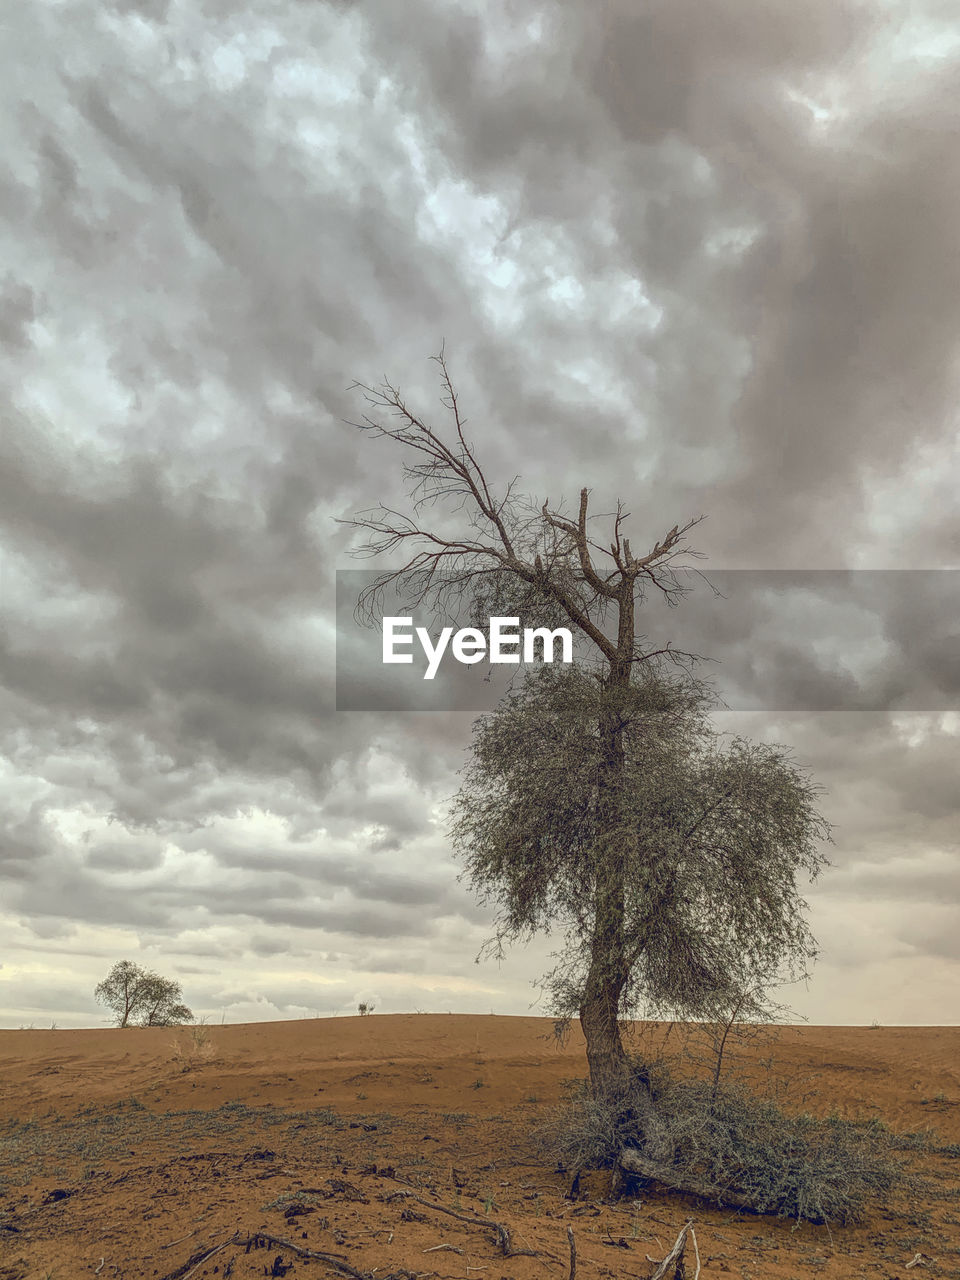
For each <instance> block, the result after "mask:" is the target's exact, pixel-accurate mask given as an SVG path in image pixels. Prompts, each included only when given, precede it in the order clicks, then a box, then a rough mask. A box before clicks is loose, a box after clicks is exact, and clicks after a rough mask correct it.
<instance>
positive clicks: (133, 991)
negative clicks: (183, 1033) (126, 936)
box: [94, 960, 193, 1027]
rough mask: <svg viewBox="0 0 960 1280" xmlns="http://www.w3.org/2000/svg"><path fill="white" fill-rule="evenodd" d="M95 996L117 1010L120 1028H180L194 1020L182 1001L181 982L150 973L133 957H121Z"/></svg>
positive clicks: (115, 1016)
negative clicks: (131, 959) (132, 958)
mask: <svg viewBox="0 0 960 1280" xmlns="http://www.w3.org/2000/svg"><path fill="white" fill-rule="evenodd" d="M94 996H95V997H96V999H97V1000H98V1001H99V1002H100V1003H101V1004H105V1005H106V1006H107V1008H108V1009H109V1010H110V1011H111V1012H112V1013H113V1016H114V1020H115V1022H116V1025H117V1026H118V1027H130V1026H139V1027H177V1026H181V1025H182V1024H183V1023H184V1022H190V1021H191V1020H192V1019H193V1014H192V1012H191V1011H190V1010H189V1009H188V1008H187V1006H186V1005H185V1004H184V1003H183V1002H182V990H181V987H180V983H179V982H173V981H172V980H171V979H169V978H162V977H161V976H160V974H158V973H151V972H148V971H147V970H146V969H142V968H141V967H140V965H138V964H134V963H133V962H132V961H130V960H120V961H118V963H117V964H115V965H114V966H113V968H112V969H111V970H110V972H109V973H108V974H107V976H106V977H105V978H104V980H103V981H102V982H100V983H98V984H97V987H96V989H95V991H94Z"/></svg>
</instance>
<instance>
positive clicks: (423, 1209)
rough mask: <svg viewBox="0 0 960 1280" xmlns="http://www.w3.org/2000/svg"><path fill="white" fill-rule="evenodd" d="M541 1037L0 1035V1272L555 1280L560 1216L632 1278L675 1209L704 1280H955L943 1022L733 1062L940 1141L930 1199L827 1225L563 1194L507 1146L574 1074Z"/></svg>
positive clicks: (401, 1025)
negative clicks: (904, 1212) (507, 1244)
mask: <svg viewBox="0 0 960 1280" xmlns="http://www.w3.org/2000/svg"><path fill="white" fill-rule="evenodd" d="M552 1028H553V1024H552V1022H551V1021H550V1020H549V1019H543V1018H526V1017H517V1018H508V1017H498V1016H489V1017H487V1016H482V1017H481V1016H459V1015H444V1014H396V1015H381V1014H376V1013H374V1014H373V1015H370V1016H368V1017H365V1018H360V1017H352V1018H328V1019H317V1020H308V1021H301V1022H271V1023H260V1024H253V1025H244V1026H212V1027H209V1028H205V1029H202V1030H201V1031H199V1032H197V1033H195V1032H193V1031H192V1030H191V1029H190V1028H182V1029H179V1030H171V1029H161V1028H130V1029H126V1030H122V1031H121V1030H117V1029H101V1030H80V1031H60V1030H55V1031H53V1030H51V1031H47V1030H29V1031H0V1082H2V1084H0V1126H2V1127H0V1280H14V1278H16V1280H21V1278H22V1280H27V1278H28V1277H29V1278H31V1280H32V1277H35V1276H36V1277H42V1276H44V1275H46V1274H47V1273H49V1274H51V1275H54V1276H57V1277H63V1278H64V1280H66V1278H68V1277H74V1276H84V1275H93V1274H97V1275H99V1276H101V1277H104V1276H125V1277H135V1276H150V1277H168V1276H169V1277H173V1276H175V1275H177V1276H181V1277H185V1276H187V1275H188V1274H194V1275H196V1276H203V1275H207V1276H214V1275H217V1276H228V1275H230V1276H236V1277H241V1276H255V1275H256V1276H262V1275H265V1274H266V1275H270V1274H276V1275H280V1274H288V1275H291V1276H312V1275H316V1276H321V1275H331V1274H334V1271H333V1270H332V1268H335V1267H336V1266H337V1265H338V1263H337V1262H336V1261H334V1262H331V1261H330V1260H329V1259H328V1260H327V1261H323V1260H322V1259H319V1258H316V1257H310V1256H308V1253H311V1252H312V1253H326V1254H336V1255H339V1262H340V1263H344V1264H348V1265H349V1266H350V1267H352V1268H353V1269H355V1270H356V1271H359V1272H361V1273H363V1274H365V1275H373V1276H374V1280H383V1277H386V1276H389V1275H394V1276H397V1275H398V1274H400V1273H405V1274H406V1275H407V1276H413V1275H416V1276H420V1277H423V1278H425V1277H427V1276H431V1277H443V1278H446V1277H461V1278H462V1280H471V1278H472V1280H485V1277H484V1275H483V1273H484V1271H486V1272H488V1273H489V1280H498V1278H499V1277H509V1280H525V1278H527V1277H530V1278H531V1280H532V1277H535V1276H536V1277H540V1276H544V1275H546V1274H551V1275H556V1276H565V1277H566V1276H568V1274H569V1257H568V1237H567V1227H568V1226H570V1225H572V1226H573V1228H574V1236H575V1239H576V1241H577V1244H578V1276H579V1277H580V1280H589V1277H590V1276H593V1275H599V1276H604V1275H613V1274H617V1275H623V1276H634V1277H648V1276H650V1275H651V1274H652V1272H653V1270H654V1266H653V1264H652V1263H651V1262H649V1261H648V1260H647V1255H649V1256H650V1257H652V1258H658V1257H661V1256H663V1254H664V1253H665V1252H666V1250H667V1249H668V1248H669V1246H670V1244H671V1243H672V1242H673V1240H674V1238H675V1237H676V1235H677V1232H678V1231H679V1230H680V1228H681V1227H682V1225H683V1223H684V1222H685V1221H686V1219H687V1218H688V1217H693V1218H694V1220H695V1231H696V1233H697V1240H698V1246H699V1249H700V1254H701V1260H702V1264H703V1269H702V1272H701V1274H702V1276H704V1277H709V1276H714V1275H716V1276H721V1275H727V1274H731V1273H732V1274H735V1275H742V1276H745V1277H748V1276H753V1277H760V1276H769V1277H781V1278H786V1277H796V1276H801V1275H809V1274H811V1273H815V1274H820V1275H826V1276H838V1277H839V1276H843V1277H846V1276H859V1275H883V1274H891V1275H893V1274H896V1275H899V1274H901V1272H902V1270H903V1268H904V1267H905V1266H906V1264H907V1263H909V1262H911V1261H914V1268H913V1269H911V1274H926V1275H953V1276H960V1186H958V1179H960V1160H958V1159H957V1158H956V1155H957V1154H960V1146H957V1144H958V1143H960V1105H958V1104H960V1028H956V1027H892V1028H879V1029H874V1028H850V1027H802V1028H792V1027H788V1028H781V1029H779V1030H778V1031H777V1032H776V1033H775V1038H774V1040H773V1041H772V1042H771V1043H770V1044H769V1045H768V1046H766V1047H765V1048H763V1049H762V1050H760V1049H755V1050H753V1051H752V1052H753V1066H754V1069H755V1070H759V1071H760V1072H761V1074H762V1075H763V1076H764V1077H765V1078H766V1079H768V1080H769V1079H770V1078H780V1079H782V1080H783V1081H792V1082H793V1083H792V1085H791V1088H792V1089H793V1090H801V1089H802V1091H803V1094H804V1097H805V1098H806V1101H805V1103H804V1105H805V1106H806V1107H807V1108H808V1109H811V1110H816V1111H820V1112H826V1111H830V1110H838V1111H840V1112H841V1113H843V1114H847V1115H851V1116H855V1115H880V1116H882V1117H883V1118H884V1119H885V1120H887V1121H888V1122H889V1123H890V1124H892V1125H893V1126H895V1127H897V1128H903V1129H911V1130H918V1129H923V1128H926V1127H929V1126H935V1127H936V1129H937V1131H938V1133H939V1135H940V1137H939V1138H938V1145H939V1148H940V1151H939V1153H934V1154H933V1155H930V1156H925V1157H924V1158H923V1160H924V1167H925V1168H926V1170H927V1173H928V1174H929V1175H930V1176H931V1179H932V1182H931V1186H933V1187H934V1188H935V1191H934V1193H932V1195H931V1197H930V1199H929V1201H926V1202H925V1203H924V1204H922V1205H918V1206H916V1207H915V1210H914V1211H913V1212H912V1214H910V1215H908V1216H907V1217H906V1218H905V1217H903V1216H898V1215H895V1214H891V1213H890V1211H888V1210H887V1209H886V1208H885V1207H884V1206H878V1207H877V1209H876V1211H875V1212H874V1213H873V1214H872V1215H871V1217H870V1218H869V1219H868V1220H867V1221H865V1222H864V1223H862V1224H860V1225H859V1226H857V1227H846V1228H836V1227H834V1228H833V1229H832V1231H828V1230H827V1229H826V1228H823V1227H816V1226H811V1225H809V1224H804V1225H802V1226H800V1227H799V1228H797V1229H796V1230H791V1224H789V1223H784V1222H781V1221H777V1220H774V1219H769V1218H759V1217H756V1216H750V1215H738V1214H736V1213H733V1212H730V1211H724V1210H718V1209H716V1208H713V1207H711V1206H709V1205H705V1204H703V1203H702V1202H698V1201H695V1200H693V1199H691V1198H684V1197H680V1196H668V1195H665V1194H656V1193H653V1192H652V1191H645V1192H643V1193H642V1194H641V1195H640V1197H639V1199H632V1200H627V1201H623V1200H621V1201H620V1202H619V1203H616V1204H608V1203H605V1197H606V1195H607V1189H608V1187H607V1181H606V1175H603V1174H599V1173H598V1174H594V1175H591V1176H590V1177H589V1178H587V1179H584V1181H583V1185H582V1188H581V1197H580V1198H579V1199H578V1200H576V1201H571V1200H569V1199H567V1198H566V1192H567V1191H568V1189H569V1178H568V1177H567V1176H566V1175H565V1174H563V1173H561V1172H558V1171H557V1170H556V1169H554V1168H552V1167H547V1166H545V1165H544V1163H543V1162H542V1160H538V1159H537V1157H536V1155H535V1153H534V1152H533V1150H532V1148H531V1147H530V1144H529V1142H528V1140H527V1134H528V1133H529V1130H530V1128H531V1126H532V1124H533V1123H534V1122H535V1121H536V1120H537V1119H538V1117H540V1116H542V1114H543V1113H544V1111H545V1110H546V1109H547V1108H549V1107H550V1106H551V1105H552V1104H554V1103H556V1102H557V1101H558V1100H559V1099H560V1098H561V1096H562V1093H563V1089H564V1081H566V1080H569V1079H571V1078H573V1077H581V1076H583V1075H584V1074H585V1069H586V1064H585V1058H584V1051H583V1041H582V1038H581V1036H580V1033H579V1029H578V1028H574V1029H573V1030H572V1032H571V1035H570V1037H569V1039H568V1041H567V1043H566V1044H565V1045H564V1046H563V1047H560V1046H559V1045H558V1044H557V1043H556V1041H555V1039H554V1038H553V1036H552ZM645 1034H646V1035H647V1036H648V1039H649V1043H656V1042H658V1041H659V1042H663V1040H664V1037H665V1035H666V1029H665V1028H659V1029H657V1030H656V1031H655V1032H654V1031H651V1030H650V1029H649V1028H648V1029H647V1030H646V1032H645ZM668 1043H673V1041H670V1042H668ZM761 1055H762V1058H763V1060H764V1061H765V1060H766V1059H767V1058H768V1057H770V1056H772V1059H773V1066H772V1068H771V1067H768V1066H766V1065H763V1066H762V1067H761V1066H760V1065H759V1063H760V1057H761ZM748 1065H749V1063H748ZM451 1209H452V1210H454V1213H458V1214H460V1215H461V1216H460V1217H456V1216H454V1215H453V1214H451V1213H449V1212H446V1211H447V1210H451ZM495 1223H500V1224H502V1225H505V1226H506V1227H507V1228H508V1230H509V1232H510V1239H511V1241H512V1247H511V1252H510V1255H509V1256H504V1254H503V1249H502V1239H501V1238H499V1237H498V1236H497V1234H496V1229H495V1226H493V1225H491V1224H495ZM238 1241H239V1243H238ZM251 1241H252V1242H253V1243H249V1242H251ZM278 1241H279V1242H280V1243H277V1242H278ZM217 1245H222V1246H223V1247H222V1248H220V1249H219V1251H218V1252H216V1253H211V1254H210V1255H209V1257H207V1258H206V1259H203V1257H202V1255H203V1254H204V1253H205V1252H207V1251H209V1250H211V1249H214V1248H216V1246H217ZM438 1246H444V1247H438ZM524 1250H526V1251H529V1252H523V1251H524ZM918 1254H919V1255H920V1257H919V1259H917V1255H918ZM188 1262H189V1263H190V1266H186V1263H188ZM181 1267H182V1268H183V1270H178V1268H181ZM191 1268H194V1270H192V1271H191ZM284 1268H287V1270H286V1271H285V1270H284ZM374 1272H375V1275H374ZM689 1274H690V1275H692V1274H693V1270H692V1268H691V1270H690V1272H689Z"/></svg>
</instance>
